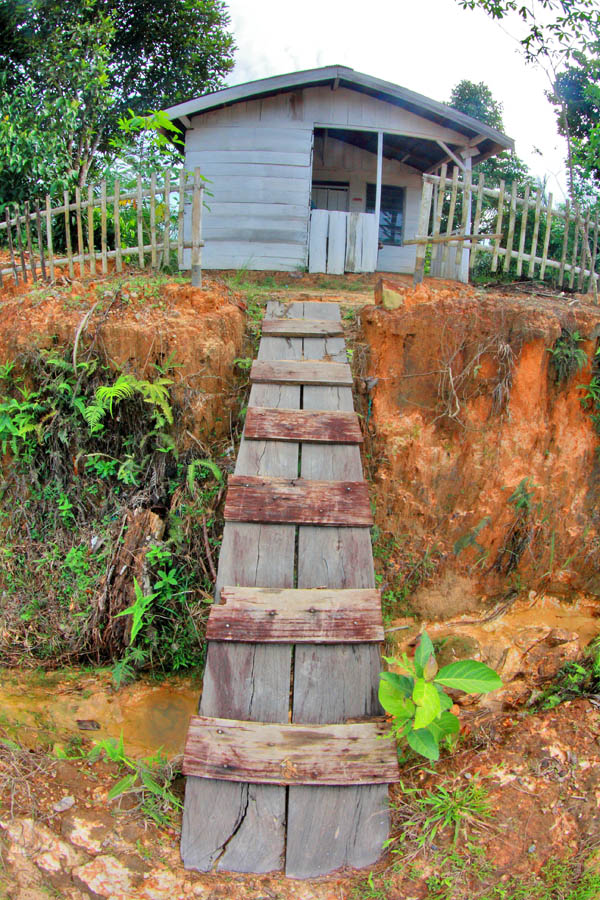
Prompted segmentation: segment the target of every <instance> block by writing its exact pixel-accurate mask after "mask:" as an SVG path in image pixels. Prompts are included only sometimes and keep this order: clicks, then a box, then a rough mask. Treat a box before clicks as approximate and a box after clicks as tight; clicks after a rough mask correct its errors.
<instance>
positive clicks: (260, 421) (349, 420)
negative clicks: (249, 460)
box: [244, 406, 363, 444]
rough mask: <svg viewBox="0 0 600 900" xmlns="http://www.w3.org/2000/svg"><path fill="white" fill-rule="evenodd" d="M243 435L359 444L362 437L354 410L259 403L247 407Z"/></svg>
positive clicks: (265, 439) (247, 436)
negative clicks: (278, 407)
mask: <svg viewBox="0 0 600 900" xmlns="http://www.w3.org/2000/svg"><path fill="white" fill-rule="evenodd" d="M244 437H245V438H246V440H258V441H305V442H307V443H308V442H310V443H315V444H361V443H362V440H363V436H362V432H361V430H360V425H359V423H358V416H357V415H356V413H353V412H338V411H333V410H332V411H330V412H327V411H325V412H313V410H310V409H265V408H263V407H261V406H250V407H248V411H247V413H246V426H245V429H244Z"/></svg>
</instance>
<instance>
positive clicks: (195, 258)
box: [192, 167, 431, 287]
mask: <svg viewBox="0 0 600 900" xmlns="http://www.w3.org/2000/svg"><path fill="white" fill-rule="evenodd" d="M202 193H203V186H202V181H201V177H200V169H199V168H198V167H196V168H195V169H194V193H193V196H192V287H201V286H202V267H201V265H200V247H201V246H202ZM429 195H430V197H429V199H430V201H431V185H429Z"/></svg>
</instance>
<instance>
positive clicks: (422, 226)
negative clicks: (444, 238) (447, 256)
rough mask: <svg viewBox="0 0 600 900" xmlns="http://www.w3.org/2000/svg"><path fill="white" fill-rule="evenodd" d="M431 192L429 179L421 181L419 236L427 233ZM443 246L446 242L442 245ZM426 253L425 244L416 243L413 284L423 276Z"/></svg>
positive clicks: (419, 281)
mask: <svg viewBox="0 0 600 900" xmlns="http://www.w3.org/2000/svg"><path fill="white" fill-rule="evenodd" d="M432 194H433V184H432V183H431V181H423V193H422V194H421V210H420V212H419V223H418V225H417V234H418V236H419V237H426V236H427V235H428V233H429V214H430V212H431V199H432ZM444 246H445V247H446V246H447V244H445V245H444ZM426 253H427V244H418V245H417V253H416V257H415V274H414V278H413V284H415V285H416V284H420V283H421V282H422V281H423V278H424V276H425V255H426Z"/></svg>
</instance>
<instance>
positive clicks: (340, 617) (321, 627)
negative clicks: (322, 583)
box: [206, 587, 384, 644]
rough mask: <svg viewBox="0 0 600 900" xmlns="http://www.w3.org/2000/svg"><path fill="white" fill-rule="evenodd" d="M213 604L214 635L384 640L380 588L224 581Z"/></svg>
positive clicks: (250, 638) (221, 637) (316, 641)
mask: <svg viewBox="0 0 600 900" xmlns="http://www.w3.org/2000/svg"><path fill="white" fill-rule="evenodd" d="M221 597H222V599H223V601H224V602H223V603H221V604H218V605H216V604H215V605H214V606H212V607H211V610H210V615H209V617H208V624H207V628H206V637H207V639H208V640H213V641H255V642H260V641H263V642H269V643H270V642H279V643H281V642H283V643H313V644H345V643H352V644H357V643H361V642H362V643H367V642H370V641H380V642H381V641H383V639H384V634H383V622H382V617H381V597H380V594H379V591H376V590H345V591H344V590H327V589H312V590H293V589H292V590H278V589H277V588H272V589H269V588H248V587H245V588H242V587H224V588H223V589H222V591H221Z"/></svg>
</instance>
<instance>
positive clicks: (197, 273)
mask: <svg viewBox="0 0 600 900" xmlns="http://www.w3.org/2000/svg"><path fill="white" fill-rule="evenodd" d="M202 191H203V188H202V180H201V176H200V169H199V168H198V167H196V168H195V169H194V193H193V196H192V286H193V287H201V285H202V268H201V266H200V246H201V241H202Z"/></svg>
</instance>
